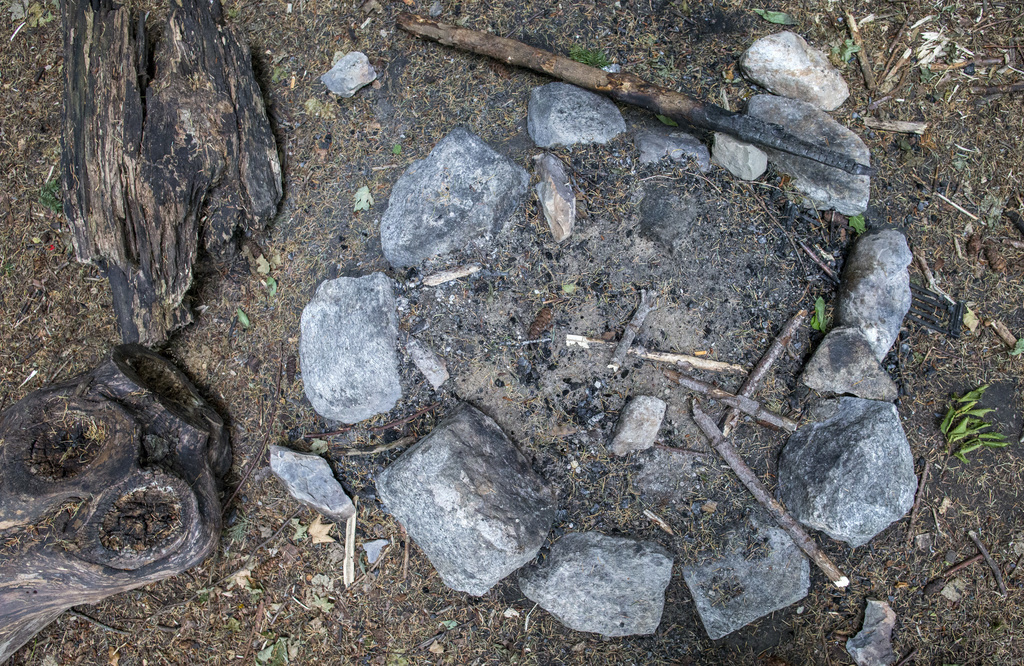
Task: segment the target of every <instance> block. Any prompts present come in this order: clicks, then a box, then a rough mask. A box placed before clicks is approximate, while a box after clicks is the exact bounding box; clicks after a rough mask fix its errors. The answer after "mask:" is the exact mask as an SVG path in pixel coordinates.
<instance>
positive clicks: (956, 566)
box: [940, 553, 985, 578]
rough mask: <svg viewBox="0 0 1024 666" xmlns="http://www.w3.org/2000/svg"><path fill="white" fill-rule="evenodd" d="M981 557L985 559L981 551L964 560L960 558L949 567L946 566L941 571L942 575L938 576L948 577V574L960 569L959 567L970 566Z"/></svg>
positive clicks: (950, 574)
mask: <svg viewBox="0 0 1024 666" xmlns="http://www.w3.org/2000/svg"><path fill="white" fill-rule="evenodd" d="M983 559H985V556H984V555H982V554H981V553H978V554H977V555H973V556H971V557H968V558H967V559H966V560H962V561H960V562H957V563H956V564H954V565H953V566H951V567H950V568H948V569H946V570H945V571H943V572H942V575H941V576H940V578H949V577H950V576H952V575H953V574H955V573H956V572H958V571H960V570H961V569H966V568H967V567H969V566H971V565H972V564H974V563H976V562H980V561H981V560H983Z"/></svg>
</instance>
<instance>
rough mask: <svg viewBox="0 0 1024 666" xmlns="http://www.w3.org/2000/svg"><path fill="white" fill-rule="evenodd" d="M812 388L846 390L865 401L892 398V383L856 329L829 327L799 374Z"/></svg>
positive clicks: (859, 331)
mask: <svg viewBox="0 0 1024 666" xmlns="http://www.w3.org/2000/svg"><path fill="white" fill-rule="evenodd" d="M800 381H802V382H803V383H804V384H806V385H807V386H809V387H811V388H812V389H814V390H816V391H832V392H833V393H839V394H843V393H849V394H852V395H855V396H857V397H858V398H867V399H869V400H888V401H890V402H891V401H893V400H895V399H896V398H897V396H898V395H899V391H898V389H897V387H896V383H895V382H893V381H892V379H890V378H889V375H887V374H886V372H885V370H883V369H882V367H881V366H880V365H879V364H878V359H877V358H875V352H874V350H873V349H872V348H871V343H870V342H868V339H867V337H866V336H865V335H864V333H863V332H861V330H860V329H857V328H843V327H839V328H833V329H832V330H831V331H829V332H828V335H826V336H825V339H824V340H822V341H821V344H820V345H818V349H817V350H816V351H815V352H814V356H812V357H811V360H810V361H808V362H807V365H806V366H805V367H804V373H803V375H802V376H801V377H800Z"/></svg>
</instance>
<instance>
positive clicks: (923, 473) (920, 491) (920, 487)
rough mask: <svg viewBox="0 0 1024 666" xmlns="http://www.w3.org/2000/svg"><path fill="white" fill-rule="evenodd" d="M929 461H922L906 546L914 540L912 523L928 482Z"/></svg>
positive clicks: (914, 520) (915, 519) (915, 520)
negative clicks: (919, 481) (922, 466)
mask: <svg viewBox="0 0 1024 666" xmlns="http://www.w3.org/2000/svg"><path fill="white" fill-rule="evenodd" d="M931 468H932V464H931V462H930V461H928V460H925V461H924V469H923V470H921V483H920V484H918V486H917V499H915V500H914V508H913V509H911V510H910V524H909V525H907V547H908V548H909V547H910V544H911V543H912V542H913V541H914V523H916V522H917V512H918V510H919V509H920V508H921V498H922V497H924V489H925V486H926V485H927V484H928V472H929V470H931Z"/></svg>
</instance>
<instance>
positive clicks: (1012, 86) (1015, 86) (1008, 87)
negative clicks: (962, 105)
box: [971, 81, 1024, 95]
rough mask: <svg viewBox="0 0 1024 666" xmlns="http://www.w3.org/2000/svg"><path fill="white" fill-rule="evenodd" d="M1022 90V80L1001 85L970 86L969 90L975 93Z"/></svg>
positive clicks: (986, 93)
mask: <svg viewBox="0 0 1024 666" xmlns="http://www.w3.org/2000/svg"><path fill="white" fill-rule="evenodd" d="M1022 90H1024V81H1022V82H1020V83H1007V84H1004V85H1001V86H971V92H972V93H974V94H975V95H996V94H998V93H1015V92H1021V91H1022Z"/></svg>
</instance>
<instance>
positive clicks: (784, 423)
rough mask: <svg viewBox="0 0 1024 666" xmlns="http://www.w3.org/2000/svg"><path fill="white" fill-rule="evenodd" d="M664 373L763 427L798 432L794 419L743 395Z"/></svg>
mask: <svg viewBox="0 0 1024 666" xmlns="http://www.w3.org/2000/svg"><path fill="white" fill-rule="evenodd" d="M662 373H663V374H664V375H665V376H666V377H668V378H669V379H670V380H672V381H674V382H675V383H677V384H679V385H680V386H683V387H685V388H688V389H690V390H691V391H697V392H698V393H703V394H704V395H706V396H708V397H709V398H714V399H715V400H718V401H719V402H723V403H725V404H726V405H729V406H730V407H734V408H736V409H738V410H740V411H741V412H743V413H744V414H749V415H750V416H753V417H754V418H755V419H757V422H758V423H760V424H761V425H766V426H769V427H771V428H775V429H776V430H788V431H789V432H796V428H797V425H799V424H798V423H797V422H796V421H794V420H793V419H788V418H786V417H785V416H782V415H781V414H776V413H775V412H773V411H771V410H768V409H765V408H764V407H763V406H761V403H759V402H758V401H756V400H754V399H753V398H748V397H746V396H742V395H734V394H732V393H729V392H728V391H723V390H722V389H720V388H718V387H717V386H713V385H711V384H708V383H707V382H702V381H701V380H699V379H697V378H696V377H691V376H689V375H684V374H683V373H681V372H676V371H675V370H662Z"/></svg>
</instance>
